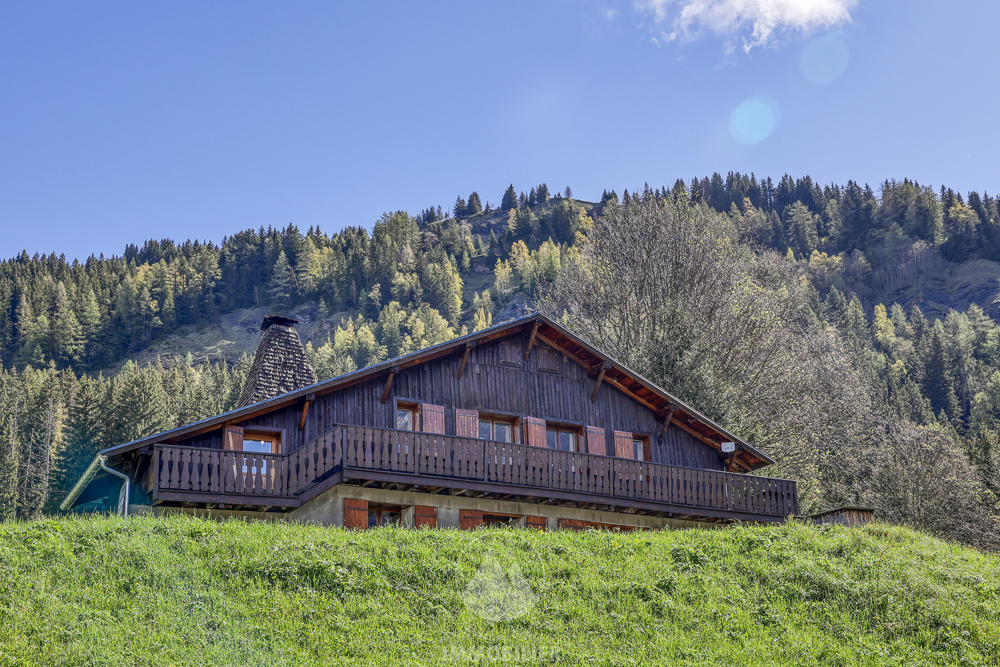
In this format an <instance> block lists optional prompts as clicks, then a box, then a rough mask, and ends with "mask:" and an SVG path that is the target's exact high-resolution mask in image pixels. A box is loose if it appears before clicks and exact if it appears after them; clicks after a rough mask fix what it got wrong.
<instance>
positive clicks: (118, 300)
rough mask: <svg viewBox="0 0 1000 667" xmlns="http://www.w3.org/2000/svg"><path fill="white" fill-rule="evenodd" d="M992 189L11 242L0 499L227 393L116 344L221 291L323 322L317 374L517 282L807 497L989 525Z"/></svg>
mask: <svg viewBox="0 0 1000 667" xmlns="http://www.w3.org/2000/svg"><path fill="white" fill-rule="evenodd" d="M997 210H998V200H997V199H995V198H991V197H990V196H988V195H986V194H979V193H975V192H972V193H968V194H967V195H965V196H963V195H960V194H958V193H956V192H954V191H952V190H950V189H946V188H941V189H939V190H933V189H931V188H929V187H924V186H920V185H918V184H916V183H914V182H911V181H903V182H901V183H900V182H895V181H890V182H886V183H884V184H883V185H882V186H881V188H880V189H879V191H878V192H877V193H876V192H875V191H874V190H872V189H871V188H869V187H862V186H860V185H858V184H856V183H853V182H849V183H848V184H847V185H846V186H836V185H829V186H822V187H821V186H819V185H817V184H815V183H813V181H812V180H811V179H809V178H808V177H806V178H803V179H798V180H795V179H792V178H790V177H787V176H786V177H785V178H783V179H782V180H781V181H780V182H778V183H777V184H774V183H772V182H771V181H770V180H769V179H768V180H764V181H760V180H757V179H756V178H754V177H753V176H745V175H740V174H730V175H729V176H728V177H725V178H723V177H721V176H720V175H718V174H716V175H714V176H713V177H711V178H704V179H693V180H692V181H690V182H684V181H677V182H676V183H675V184H674V185H673V186H668V187H663V188H660V189H651V188H649V187H648V186H646V187H644V188H643V189H641V190H639V191H637V192H634V193H631V194H630V193H628V192H627V191H626V192H623V193H622V194H621V196H619V195H618V194H617V193H615V192H605V194H604V197H603V198H602V201H600V202H597V203H587V202H581V201H578V200H575V199H573V198H572V193H571V192H570V191H569V188H567V189H566V191H565V192H564V193H561V194H560V195H557V196H552V195H550V194H549V191H548V187H547V186H546V185H544V184H542V185H540V186H536V187H534V188H531V189H530V191H528V192H521V193H518V192H517V191H516V190H515V189H514V188H513V187H510V188H508V189H507V191H506V192H504V193H503V195H502V197H501V198H500V205H499V206H497V207H493V206H492V205H491V204H489V203H486V204H485V206H484V205H483V202H482V200H481V198H480V196H479V194H477V193H475V192H474V193H472V194H471V195H470V196H468V197H467V198H461V197H460V198H459V199H458V200H457V201H456V202H455V205H454V206H453V207H452V209H451V210H450V211H447V212H445V211H443V210H442V208H441V207H439V206H433V207H429V208H427V209H425V210H424V211H422V212H420V213H419V214H417V215H411V214H407V213H403V212H396V213H393V214H386V215H384V216H383V217H382V218H381V219H380V220H379V221H378V222H376V223H375V225H374V227H373V228H372V229H371V230H368V229H366V228H363V227H346V228H344V229H342V230H341V231H339V232H337V233H335V234H332V235H329V234H326V233H324V232H322V231H321V230H319V229H315V228H313V229H309V230H307V231H306V232H305V233H302V231H301V230H299V229H297V228H296V227H295V226H294V225H289V226H288V227H286V228H284V229H259V230H245V231H242V232H239V233H236V234H234V235H233V236H232V237H228V238H226V239H224V240H223V242H222V243H221V244H219V245H215V244H212V243H199V242H197V241H186V242H183V243H175V242H173V241H170V240H160V241H147V242H145V244H144V245H143V246H142V247H141V248H140V247H138V246H129V247H128V248H126V250H125V252H124V254H123V255H121V256H114V257H111V258H104V257H91V258H88V260H87V261H86V262H83V263H78V262H68V261H66V259H65V258H60V257H55V256H45V257H43V256H35V257H29V256H28V255H27V254H22V255H21V256H19V257H16V258H14V259H11V260H8V261H5V262H3V263H2V264H0V356H2V360H3V371H2V373H0V432H2V437H0V457H2V458H4V460H5V461H7V463H8V465H6V466H3V467H2V468H0V470H2V471H3V472H2V473H0V474H2V475H3V477H2V478H0V513H2V514H3V516H7V517H12V516H17V517H34V516H37V515H38V514H39V513H41V512H42V511H45V510H46V508H47V509H50V510H51V509H52V508H53V507H54V505H55V504H57V502H58V500H59V499H60V498H61V496H62V495H63V494H64V493H65V491H66V489H67V488H68V485H69V484H71V483H72V481H74V480H75V478H76V476H77V474H78V473H79V471H80V469H81V467H82V466H84V465H85V464H86V463H87V462H88V460H89V459H90V458H92V456H93V454H94V452H95V451H97V450H98V449H100V448H101V447H106V446H110V445H112V444H117V443H120V442H123V441H126V440H129V439H132V438H134V437H137V436H139V435H142V434H145V433H150V432H155V431H157V430H160V429H163V428H168V427H171V426H176V425H178V424H180V423H186V422H190V421H193V420H196V419H199V418H202V417H205V416H208V415H211V414H216V413H218V412H220V411H222V410H225V409H228V408H229V407H231V406H232V405H233V403H234V401H235V398H236V395H237V394H238V392H239V388H240V385H241V382H242V377H243V373H244V372H245V369H246V367H247V365H248V362H249V360H248V359H247V358H242V359H239V360H236V361H235V363H232V364H229V363H225V362H223V361H219V360H216V359H213V358H211V355H208V354H205V351H204V350H201V349H190V350H187V351H186V352H189V354H183V353H182V354H180V355H178V356H169V357H168V356H164V357H163V358H162V359H161V360H160V361H154V362H153V363H151V364H143V365H137V364H135V363H125V364H124V366H122V362H123V361H125V360H128V359H130V358H133V357H136V356H138V355H140V354H141V353H143V352H144V351H145V354H147V355H148V354H149V350H159V349H161V348H160V347H158V346H160V345H162V344H163V343H164V341H168V340H180V338H179V337H180V336H182V335H183V334H185V333H188V332H192V331H198V330H205V331H208V332H209V333H211V331H212V330H211V327H212V326H213V325H218V324H219V322H220V321H221V319H222V318H223V316H225V315H227V314H228V313H232V312H233V311H236V310H238V309H245V308H267V309H270V310H274V311H278V312H284V311H292V310H297V311H300V312H306V313H309V316H310V317H311V318H315V319H319V320H322V321H324V322H328V323H331V324H330V326H329V329H328V333H329V336H328V337H322V338H317V339H316V340H314V341H313V342H312V343H310V345H309V352H310V355H311V356H312V358H313V361H314V365H315V366H316V370H317V372H318V374H319V376H320V377H321V378H326V377H331V376H333V375H336V374H339V373H342V372H345V371H348V370H351V369H353V368H356V367H359V366H364V365H367V364H371V363H375V362H377V361H380V360H383V359H386V358H388V357H392V356H396V355H398V354H402V353H405V352H408V351H411V350H414V349H418V348H420V347H423V346H426V345H429V344H433V343H436V342H440V341H442V340H446V339H448V338H451V337H453V336H455V335H459V334H461V333H463V332H465V331H472V330H477V329H481V328H483V327H485V326H489V325H490V324H491V323H492V322H493V321H494V320H495V319H498V318H499V317H501V316H502V315H503V313H504V311H505V310H506V311H507V312H508V313H509V312H511V310H512V308H513V306H514V305H516V304H520V303H523V302H525V301H528V302H530V303H532V304H533V305H534V307H538V308H541V309H544V310H546V311H547V312H549V313H550V314H552V315H554V316H556V317H560V318H563V319H564V321H565V322H566V323H567V325H568V326H570V327H571V328H573V329H574V330H577V331H579V332H580V333H582V334H583V335H585V336H586V337H588V338H590V339H591V340H592V341H593V342H594V343H596V344H597V345H599V346H602V347H604V348H606V349H608V350H610V351H611V352H612V353H613V354H615V355H616V356H617V357H618V358H620V359H621V360H622V361H624V362H626V363H628V364H630V365H632V366H634V367H636V368H637V369H638V370H640V371H642V372H643V373H644V374H646V375H647V376H648V377H650V378H651V379H653V380H654V381H656V382H658V383H660V384H662V385H663V386H664V387H666V388H668V389H669V390H671V391H673V392H674V393H677V394H678V395H680V396H681V397H682V398H684V399H685V400H688V401H690V402H692V403H693V404H695V405H698V406H699V407H700V408H702V409H703V410H704V411H705V412H706V413H707V414H709V415H710V416H711V417H713V418H715V419H717V420H719V421H720V422H721V423H723V424H725V425H726V426H728V427H729V428H731V429H733V430H734V431H735V432H737V433H739V434H740V435H741V436H743V437H746V438H748V439H749V440H751V441H753V442H756V443H759V444H760V445H761V446H762V447H763V448H764V449H765V450H766V451H768V452H769V453H770V454H772V455H773V456H774V457H775V458H776V459H778V460H779V465H778V466H777V467H776V468H774V469H771V470H769V471H768V472H769V473H770V474H775V475H787V476H792V477H794V478H796V479H799V480H800V489H801V492H802V496H803V497H802V505H803V507H804V508H806V509H814V508H817V507H820V506H825V505H830V504H834V503H845V502H850V503H869V504H873V505H876V506H877V507H879V508H880V510H881V511H882V512H883V516H885V517H887V518H890V519H892V520H896V521H901V522H906V523H910V524H911V525H914V526H916V527H919V528H922V529H925V530H930V531H932V532H935V533H937V534H939V535H945V536H950V537H954V538H958V539H962V540H964V541H967V542H970V543H974V544H979V545H984V546H990V547H996V546H997V545H998V544H1000V541H998V537H997V536H998V535H1000V529H998V523H997V519H996V494H997V493H998V492H1000V472H998V470H1000V462H998V456H1000V454H998V448H1000V441H998V435H997V433H998V426H1000V425H998V419H1000V328H998V326H997V323H996V321H995V319H994V318H995V317H996V316H997V315H998V313H997V311H996V310H995V308H996V307H997V306H996V305H995V304H994V300H995V299H996V298H997V297H998V294H1000V288H998V287H997V285H998V278H1000V265H997V264H995V261H994V260H996V259H1000V216H998V213H997ZM950 307H954V309H950ZM206 327H208V329H206ZM205 335H208V334H205ZM153 399H158V400H153Z"/></svg>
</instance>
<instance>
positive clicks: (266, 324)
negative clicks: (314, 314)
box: [260, 314, 299, 331]
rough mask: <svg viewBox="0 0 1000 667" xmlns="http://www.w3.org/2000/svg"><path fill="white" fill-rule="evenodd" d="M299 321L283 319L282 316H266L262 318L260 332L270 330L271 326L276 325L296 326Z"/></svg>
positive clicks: (289, 318) (290, 318) (288, 318)
mask: <svg viewBox="0 0 1000 667" xmlns="http://www.w3.org/2000/svg"><path fill="white" fill-rule="evenodd" d="M298 323H299V321H298V320H296V319H294V318H292V317H285V316H284V315H271V314H268V315H266V316H265V317H264V321H263V322H261V325H260V330H261V331H267V330H268V329H270V328H271V325H272V324H277V325H278V326H281V327H291V326H295V325H296V324H298Z"/></svg>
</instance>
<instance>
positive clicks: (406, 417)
mask: <svg viewBox="0 0 1000 667" xmlns="http://www.w3.org/2000/svg"><path fill="white" fill-rule="evenodd" d="M413 417H414V414H413V410H412V409H410V408H396V429H398V430H400V431H412V430H413V422H414V419H413Z"/></svg>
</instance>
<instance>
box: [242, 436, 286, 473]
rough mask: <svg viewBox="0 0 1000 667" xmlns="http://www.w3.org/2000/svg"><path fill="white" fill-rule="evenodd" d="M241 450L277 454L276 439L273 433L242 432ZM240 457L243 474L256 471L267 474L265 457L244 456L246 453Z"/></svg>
mask: <svg viewBox="0 0 1000 667" xmlns="http://www.w3.org/2000/svg"><path fill="white" fill-rule="evenodd" d="M243 451H244V452H245V453H248V454H277V453H278V439H277V437H275V436H273V435H257V434H254V433H248V434H244V436H243ZM241 458H242V459H243V461H242V466H243V474H244V475H245V474H247V473H248V472H249V473H250V474H251V475H256V474H257V473H258V472H259V473H260V474H261V475H266V474H267V460H266V459H260V458H258V457H255V456H246V454H244V456H242V457H241ZM258 463H259V465H258Z"/></svg>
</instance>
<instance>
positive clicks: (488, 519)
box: [483, 512, 524, 528]
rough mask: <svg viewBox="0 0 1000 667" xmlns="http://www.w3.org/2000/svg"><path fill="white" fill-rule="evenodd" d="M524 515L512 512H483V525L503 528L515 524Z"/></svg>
mask: <svg viewBox="0 0 1000 667" xmlns="http://www.w3.org/2000/svg"><path fill="white" fill-rule="evenodd" d="M522 518H524V517H521V516H515V515H513V514H486V513H485V512H484V513H483V525H484V526H487V527H490V528H503V527H504V526H516V525H517V524H518V522H519V521H520V520H521V519H522Z"/></svg>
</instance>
